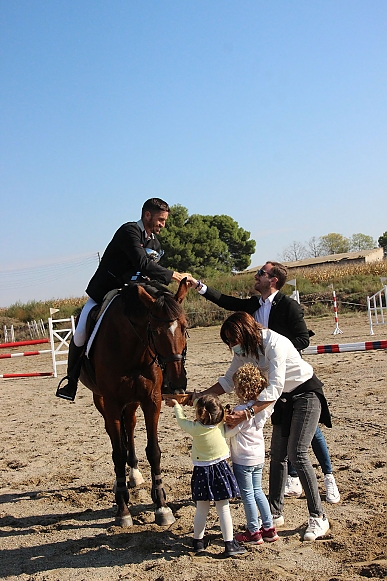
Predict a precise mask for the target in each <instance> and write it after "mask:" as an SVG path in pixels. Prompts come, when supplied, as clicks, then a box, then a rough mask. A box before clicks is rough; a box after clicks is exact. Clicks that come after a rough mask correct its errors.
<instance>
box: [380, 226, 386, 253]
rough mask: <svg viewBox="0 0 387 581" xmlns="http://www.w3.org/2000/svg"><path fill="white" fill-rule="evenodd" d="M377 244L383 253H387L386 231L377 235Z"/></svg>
mask: <svg viewBox="0 0 387 581" xmlns="http://www.w3.org/2000/svg"><path fill="white" fill-rule="evenodd" d="M378 244H379V246H380V247H381V248H383V250H384V254H387V231H386V232H385V233H384V234H382V235H381V236H379V238H378Z"/></svg>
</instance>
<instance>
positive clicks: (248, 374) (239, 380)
mask: <svg viewBox="0 0 387 581" xmlns="http://www.w3.org/2000/svg"><path fill="white" fill-rule="evenodd" d="M233 381H234V386H235V393H236V394H237V396H238V397H239V398H240V399H241V400H242V401H244V402H248V401H250V400H253V399H257V397H258V396H259V394H260V393H261V391H262V390H263V389H265V387H267V379H266V377H264V376H263V375H261V372H260V371H259V369H258V367H256V366H255V365H253V364H252V363H246V364H245V365H242V367H240V368H239V369H238V371H236V372H235V373H234V376H233Z"/></svg>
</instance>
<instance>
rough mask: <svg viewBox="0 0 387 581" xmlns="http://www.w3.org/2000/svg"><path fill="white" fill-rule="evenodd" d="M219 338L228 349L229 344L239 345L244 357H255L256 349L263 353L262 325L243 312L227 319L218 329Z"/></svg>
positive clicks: (238, 312)
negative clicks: (244, 354)
mask: <svg viewBox="0 0 387 581" xmlns="http://www.w3.org/2000/svg"><path fill="white" fill-rule="evenodd" d="M220 338H221V339H222V341H223V343H226V345H228V346H229V347H230V344H231V343H232V344H233V345H241V346H242V347H243V350H244V352H245V353H246V355H252V356H253V357H256V356H257V355H258V349H259V350H260V351H261V353H263V346H262V325H260V324H259V323H257V321H256V320H255V319H254V318H253V317H252V316H251V315H249V314H248V313H245V312H244V311H237V312H236V313H233V314H232V315H230V316H229V317H227V319H226V320H225V321H224V323H223V325H222V326H221V328H220ZM230 349H231V348H230Z"/></svg>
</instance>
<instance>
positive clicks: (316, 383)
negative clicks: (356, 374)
mask: <svg viewBox="0 0 387 581" xmlns="http://www.w3.org/2000/svg"><path fill="white" fill-rule="evenodd" d="M220 336H221V338H222V340H223V341H224V343H226V345H228V346H229V348H230V349H232V351H233V352H234V357H233V360H232V362H231V365H230V367H229V369H228V370H227V371H226V373H225V375H224V376H223V377H220V378H219V379H218V382H217V383H216V384H215V385H213V386H212V387H210V388H209V389H208V390H206V391H205V392H202V393H201V395H203V393H216V394H218V395H220V394H222V393H230V392H231V391H233V389H234V382H233V376H234V374H235V372H236V371H237V370H238V369H239V367H241V366H242V365H244V364H245V363H252V364H253V365H256V366H257V367H259V369H260V371H261V372H262V373H264V374H265V375H266V376H267V380H268V386H267V388H266V389H264V390H263V391H262V392H261V394H260V395H259V397H258V398H257V399H256V400H255V402H254V403H253V404H252V405H251V406H249V407H248V408H246V409H247V411H248V413H249V414H250V415H251V417H253V416H255V415H256V414H258V413H260V412H262V411H263V410H265V413H266V414H268V415H269V416H270V415H271V412H272V410H273V405H274V404H275V406H274V412H273V415H272V424H273V433H272V439H271V446H270V478H269V503H270V508H271V512H272V515H273V524H274V525H275V526H281V525H283V524H284V517H283V507H284V494H285V483H286V477H287V458H288V456H289V459H290V461H291V463H292V464H293V466H294V467H295V469H296V471H297V474H298V476H299V478H300V480H301V484H302V487H303V489H304V492H305V496H306V499H307V503H308V511H309V521H308V527H307V529H306V531H305V534H304V540H305V541H314V540H315V539H316V538H317V537H321V536H324V535H325V533H326V532H327V531H328V529H329V522H328V519H327V517H326V516H325V514H324V510H323V507H322V503H321V498H320V494H319V490H318V484H317V479H316V474H315V472H314V470H313V466H312V464H311V462H310V460H309V456H308V449H309V447H310V444H311V441H312V438H313V436H314V433H315V431H316V427H317V424H318V422H319V421H321V422H322V423H324V424H325V425H326V426H328V427H331V425H332V424H331V420H330V414H329V410H328V405H327V402H326V399H325V396H324V393H323V390H322V385H323V384H322V383H321V381H320V380H319V379H318V378H317V377H316V375H315V374H314V372H313V368H312V366H311V365H309V363H307V362H306V361H305V360H304V359H302V357H301V356H300V354H299V353H298V351H297V350H296V349H295V347H294V346H293V344H292V343H291V342H290V341H289V339H287V338H286V337H284V336H283V335H279V334H278V333H276V332H274V331H271V330H269V329H264V328H262V326H261V325H259V323H257V322H256V321H255V320H254V318H253V317H252V316H251V315H249V314H248V313H245V312H239V311H238V312H235V313H233V314H231V315H230V316H229V317H228V318H227V319H226V320H225V321H224V323H223V325H222V327H221V331H220ZM245 419H246V415H245V412H244V411H243V410H240V411H235V412H234V413H233V414H231V415H230V416H227V420H226V421H227V424H228V425H229V426H230V427H234V426H236V425H237V424H239V423H240V422H241V421H243V420H245Z"/></svg>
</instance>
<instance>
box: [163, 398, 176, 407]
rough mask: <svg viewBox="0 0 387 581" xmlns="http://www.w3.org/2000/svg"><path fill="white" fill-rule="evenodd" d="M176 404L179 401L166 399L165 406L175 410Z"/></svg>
mask: <svg viewBox="0 0 387 581" xmlns="http://www.w3.org/2000/svg"><path fill="white" fill-rule="evenodd" d="M176 404H177V401H176V400H175V399H173V397H167V398H165V405H167V406H168V407H169V408H173V407H174V406H175V405H176Z"/></svg>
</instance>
